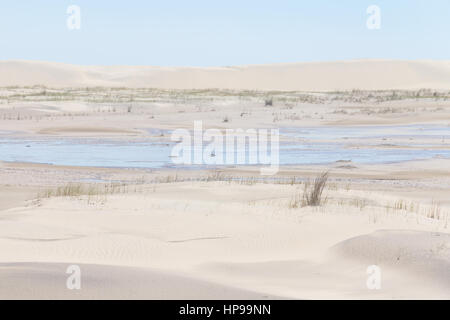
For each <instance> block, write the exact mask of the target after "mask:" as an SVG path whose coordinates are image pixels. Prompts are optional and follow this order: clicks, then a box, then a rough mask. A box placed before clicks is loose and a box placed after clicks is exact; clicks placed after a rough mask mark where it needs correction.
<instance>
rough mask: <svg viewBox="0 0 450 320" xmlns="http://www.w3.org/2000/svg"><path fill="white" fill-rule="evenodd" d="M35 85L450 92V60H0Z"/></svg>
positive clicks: (4, 73) (4, 78)
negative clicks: (158, 63)
mask: <svg viewBox="0 0 450 320" xmlns="http://www.w3.org/2000/svg"><path fill="white" fill-rule="evenodd" d="M33 85H45V86H49V87H90V86H104V87H146V88H161V89H208V88H217V89H235V90H279V91H337V90H352V89H362V90H384V89H405V90H415V89H421V88H430V89H437V90H447V89H450V61H394V60H352V61H338V62H315V63H290V64H273V65H251V66H236V67H207V68H201V67H151V66H77V65H69V64H62V63H52V62H38V61H1V62H0V86H2V87H5V86H33Z"/></svg>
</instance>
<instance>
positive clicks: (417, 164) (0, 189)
mask: <svg viewBox="0 0 450 320" xmlns="http://www.w3.org/2000/svg"><path fill="white" fill-rule="evenodd" d="M379 63H381V64H386V63H388V64H392V65H389V67H390V68H387V69H389V70H391V71H392V70H398V72H396V73H394V76H391V75H390V76H389V79H388V80H389V81H386V82H385V81H384V79H385V78H383V77H381V75H380V77H381V78H376V77H375V78H373V77H367V76H366V72H367V71H370V70H375V69H380V68H379V67H380V66H379V65H377V64H379ZM349 64H350V65H351V66H348V65H346V64H344V63H329V64H317V65H316V64H304V65H303V64H299V65H294V66H293V65H283V66H278V67H277V68H276V69H277V71H276V72H284V71H285V70H282V69H283V68H286V70H288V71H289V70H290V71H289V72H291V71H292V72H293V74H297V71H298V70H300V69H302V68H306V69H308V70H310V72H311V73H306V75H308V77H309V76H310V75H311V74H315V72H318V73H317V74H321V73H320V72H323V74H329V75H330V76H329V77H328V78H327V79H330V82H326V81H322V80H320V77H318V78H314V77H313V78H312V79H311V81H308V82H306V80H305V81H303V82H302V81H300V80H301V79H300V80H299V81H293V80H292V79H294V78H290V75H289V73H287V74H286V77H284V76H283V77H282V79H286V82H285V83H280V84H279V85H280V87H278V86H276V84H274V83H271V82H265V81H269V80H260V82H258V81H256V80H255V78H254V77H256V78H261V79H271V80H270V81H272V80H273V79H274V77H275V73H274V74H273V77H271V76H268V74H267V73H266V72H268V71H267V70H273V68H275V67H272V66H270V67H263V66H261V67H248V70H247V69H246V68H244V69H245V71H242V70H241V69H239V68H223V69H217V70H216V71H214V72H213V71H211V69H208V70H192V69H183V70H181V71H180V70H176V71H174V70H170V69H164V76H162V75H161V74H160V73H158V72H159V71H158V72H156V71H155V70H156V69H155V68H148V69H146V68H143V69H141V68H138V67H136V68H134V67H130V68H126V70H125V69H123V68H119V67H117V68H100V67H89V68H81V67H73V66H64V65H62V66H61V65H58V64H46V63H34V62H32V63H31V62H14V63H12V62H3V63H0V70H1V72H0V74H1V79H0V85H5V86H6V85H8V86H11V85H35V84H40V85H41V86H36V87H7V88H6V87H5V88H1V89H0V91H1V93H0V138H1V139H16V140H15V141H21V140H25V141H28V140H29V139H37V140H39V141H55V139H56V141H58V140H59V139H60V140H61V141H62V140H63V139H74V138H76V139H108V141H114V142H116V143H119V142H120V143H133V142H137V141H147V140H150V141H158V142H167V141H168V140H169V137H168V134H167V131H166V130H172V129H175V128H192V123H193V121H194V120H203V124H204V127H205V128H220V129H227V128H289V127H306V126H311V127H314V128H328V127H329V126H335V127H347V126H355V125H356V126H361V125H364V126H375V125H388V124H389V125H392V127H389V129H386V130H388V131H389V133H388V132H383V135H384V134H385V135H386V136H383V135H380V136H378V135H375V136H373V137H370V138H367V139H361V138H358V137H356V138H351V137H350V138H348V137H346V138H345V139H340V138H339V139H338V138H335V137H332V136H331V137H330V136H327V137H325V138H323V140H321V142H327V143H342V140H345V141H348V146H347V147H348V148H353V149H355V150H360V149H365V150H366V149H367V150H373V149H384V150H399V149H401V150H413V151H414V152H420V151H421V150H423V149H433V148H437V149H439V150H448V149H449V143H448V139H447V138H446V137H444V136H443V137H440V136H439V137H437V138H436V137H434V138H430V137H427V136H424V135H420V134H414V135H413V136H407V137H404V136H402V135H400V134H399V133H400V132H401V131H400V129H399V128H401V127H402V126H407V125H420V126H425V125H437V126H439V127H440V128H443V131H439V132H444V135H445V134H447V135H448V128H449V125H450V92H448V89H447V90H443V88H449V84H450V77H449V74H450V73H449V71H448V63H446V62H417V63H416V62H402V63H394V62H361V61H359V62H358V61H357V62H349ZM362 64H363V65H364V67H363V66H362ZM352 66H353V67H355V69H354V70H356V71H354V73H352V70H353V69H352V68H353V67H352ZM365 66H367V68H366V67H365ZM397 68H398V69H397ZM27 69H29V70H28V71H27ZM124 70H125V71H124ZM130 70H131V71H130ZM158 70H159V69H158ZM161 70H162V69H161ZM161 70H160V71H161ZM230 70H233V72H242V73H243V76H242V78H240V79H242V82H240V83H235V82H234V81H232V80H230V79H234V78H227V77H226V76H224V75H223V73H226V72H231V71H230ZM296 70H297V71H296ZM302 70H303V69H302ZM317 70H319V71H320V70H321V71H320V72H319V71H317ZM333 70H335V72H336V73H335V75H336V77H335V76H333V73H332V72H331V71H333ZM341 70H348V71H349V73H348V74H349V78H348V79H343V78H340V81H339V82H337V80H336V79H338V78H339V77H337V75H342V72H341ZM408 70H409V71H410V73H408V72H407V71H408ZM122 71H123V72H122ZM138 71H139V72H140V74H141V75H142V77H138V76H137V72H138ZM188 71H189V72H188ZM194 71H195V72H194ZM21 72H23V73H22V74H21ZM130 72H131V73H130ZM161 72H162V71H161ZM171 72H173V78H172V76H171V75H170V74H171ZM191 72H194V73H195V74H198V78H195V79H198V82H194V84H195V85H194V86H195V87H202V88H203V87H204V86H205V82H203V81H208V83H210V84H211V86H213V87H227V88H231V89H233V88H237V87H239V89H246V88H247V89H250V87H249V84H251V83H253V80H255V82H254V83H255V84H254V85H255V88H256V89H260V90H262V89H266V88H267V87H268V86H270V88H271V89H279V90H294V89H296V90H300V89H302V90H312V89H311V87H310V86H316V87H314V90H315V91H324V90H325V91H326V90H331V89H330V88H331V87H333V88H332V89H333V90H334V89H336V88H334V86H335V85H336V83H338V84H339V88H340V89H353V88H355V86H357V84H358V81H359V83H360V84H361V86H362V88H361V89H374V88H375V89H376V88H384V87H385V86H388V87H389V88H390V89H393V88H395V89H396V90H395V91H392V90H390V91H368V90H354V91H346V92H328V93H325V92H322V93H317V92H315V93H308V92H284V91H271V92H267V91H252V92H249V91H241V90H181V91H180V90H162V89H142V88H141V89H136V88H135V89H133V88H92V87H90V88H86V86H94V85H107V86H116V85H117V86H119V85H125V84H127V86H129V87H139V86H144V85H143V84H144V83H145V84H146V85H145V86H146V87H148V86H157V87H158V86H159V87H163V88H164V87H169V86H171V88H186V83H187V82H185V80H183V77H182V76H180V74H184V73H185V74H186V79H191V76H192V74H191ZM215 72H217V73H215ZM259 72H262V75H263V76H260V75H261V74H259ZM274 72H275V71H274ZM286 72H287V71H286ZM330 72H331V73H330ZM210 73H214V75H211V74H210ZM43 74H45V75H47V76H48V77H47V78H46V77H44V76H43ZM249 74H250V75H251V76H250V75H249ZM271 74H272V73H269V75H271ZM276 74H278V73H276ZM5 75H6V76H5ZM25 75H27V76H26V77H25ZM247 75H249V76H248V78H247ZM355 75H358V77H359V78H358V77H356V76H355ZM209 76H211V78H209ZM303 76H304V75H302V77H303ZM353 76H355V78H352V77H353ZM308 77H306V78H308ZM205 79H206V80H205ZM276 79H278V80H279V79H280V76H276ZM295 79H297V78H295ZM368 79H370V81H373V82H370V83H369V82H364V81H369V80H368ZM319 80H320V83H319ZM347 80H348V81H347ZM381 80H383V81H381ZM133 81H135V82H133ZM176 81H179V82H176ZM283 81H284V80H283ZM44 84H45V85H47V86H50V85H51V86H54V87H43V86H42V85H44ZM81 84H83V88H81V87H79V86H80V85H81ZM227 84H233V85H232V86H231V87H229V86H228V85H227ZM291 84H292V85H293V87H290V85H291ZM294 84H295V85H294ZM65 86H74V87H73V88H62V87H65ZM297 86H298V87H297ZM75 87H78V88H75ZM422 87H430V88H432V89H422V90H415V91H411V90H397V89H400V88H403V89H405V88H406V89H416V88H422ZM255 88H252V89H255ZM267 99H271V100H273V105H272V106H268V105H266V103H265V101H266V100H267ZM361 128H363V127H361ZM148 129H158V130H159V131H154V130H148ZM445 132H447V133H445ZM3 141H5V140H0V142H1V143H3ZM89 141H91V140H89ZM92 141H99V140H92ZM292 141H294V142H296V143H299V144H302V143H310V142H311V141H313V140H311V139H309V138H308V137H301V138H299V139H297V140H295V139H293V140H292ZM93 143H95V142H93ZM424 145H426V146H428V147H424ZM430 145H431V146H430ZM0 147H1V146H0ZM2 150H3V149H2ZM0 156H5V155H3V154H2V155H0ZM93 156H101V155H97V154H94V155H93ZM0 159H4V158H1V157H0ZM342 160H345V159H342ZM324 170H330V180H329V182H328V184H327V186H326V188H325V191H324V198H326V201H324V202H323V203H322V205H321V206H317V207H312V206H303V205H302V201H301V199H302V195H303V191H304V183H305V181H306V180H307V179H311V178H313V177H315V176H316V175H317V174H318V173H320V172H323V171H324ZM258 173H259V172H258V168H252V167H239V166H236V167H230V168H219V169H214V170H209V169H208V168H202V169H201V170H182V169H178V170H176V169H138V168H134V169H131V168H128V169H123V168H122V169H121V168H94V167H79V166H64V165H49V164H33V163H20V162H5V161H3V162H1V161H0V279H1V281H0V299H17V298H25V299H32V298H38V299H66V298H68V299H81V298H93V299H116V298H119V299H120V298H123V299H129V298H137V299H170V298H172V299H220V298H222V299H272V298H273V299H276V298H294V299H317V298H324V299H334V298H342V299H408V298H412V299H416V298H425V299H431V298H437V299H449V298H450V234H449V230H450V229H449V228H450V226H449V219H450V191H449V190H450V159H446V158H444V157H434V158H432V159H428V160H415V161H406V162H396V163H383V164H360V163H356V162H348V161H339V162H333V163H331V164H327V165H291V166H284V167H282V168H281V169H280V172H279V173H278V174H277V175H276V176H275V177H271V179H269V178H267V179H261V176H260V175H259V174H258ZM73 264H76V265H79V266H80V268H81V272H82V288H81V290H68V289H67V288H66V279H67V277H68V275H67V274H66V268H67V267H68V266H69V265H73ZM370 265H377V266H379V267H380V268H381V289H380V290H370V289H368V287H367V285H366V282H367V280H368V278H369V275H368V274H367V272H366V271H367V268H368V266H370Z"/></svg>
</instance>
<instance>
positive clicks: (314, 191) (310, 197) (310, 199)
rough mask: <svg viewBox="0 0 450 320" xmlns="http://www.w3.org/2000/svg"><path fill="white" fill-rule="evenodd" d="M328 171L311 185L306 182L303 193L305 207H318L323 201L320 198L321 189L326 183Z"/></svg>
mask: <svg viewBox="0 0 450 320" xmlns="http://www.w3.org/2000/svg"><path fill="white" fill-rule="evenodd" d="M328 177H329V173H328V171H325V172H322V173H321V174H320V175H319V176H317V177H316V178H315V179H314V181H313V183H312V184H311V183H309V182H307V183H306V184H305V190H304V192H303V202H304V205H305V206H320V205H321V204H322V202H323V201H324V200H323V198H322V193H323V189H324V188H325V186H326V184H327V181H328Z"/></svg>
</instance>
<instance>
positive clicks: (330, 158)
mask: <svg viewBox="0 0 450 320" xmlns="http://www.w3.org/2000/svg"><path fill="white" fill-rule="evenodd" d="M280 134H281V135H282V136H285V137H290V138H300V139H301V140H302V141H295V142H292V141H291V142H282V143H281V144H280V165H300V164H327V163H333V162H336V161H339V160H351V161H352V162H353V163H356V164H357V163H361V164H372V163H389V162H403V161H409V160H419V159H431V158H433V157H444V158H450V149H449V148H440V147H439V146H441V147H442V145H443V144H442V141H443V140H448V141H450V127H448V126H430V125H425V126H419V125H414V126H400V127H398V126H396V127H389V126H370V127H369V126H367V127H361V126H358V127H320V128H318V127H315V128H284V129H281V130H280ZM392 137H408V138H414V139H416V138H421V139H422V138H425V139H427V141H429V142H430V144H427V145H422V146H421V147H420V148H417V145H415V146H416V149H409V148H372V147H370V146H366V147H359V148H349V147H348V144H347V141H346V140H345V139H346V138H351V139H361V140H364V139H368V140H370V139H374V138H392ZM327 140H333V142H328V141H327ZM324 141H325V142H324ZM433 141H435V142H439V143H440V144H435V145H434V144H432V142H433ZM372 142H373V140H372ZM370 144H373V143H369V144H368V145H370ZM174 146H175V143H174V142H161V141H155V140H154V139H153V140H151V139H149V140H148V141H132V142H118V141H113V140H107V139H93V138H61V137H58V138H56V137H55V138H45V139H19V138H11V137H10V135H9V134H0V160H3V161H10V162H32V163H47V164H54V165H68V166H92V167H119V168H170V167H183V168H191V167H192V168H199V167H200V168H205V167H207V166H206V165H202V166H198V165H197V166H190V165H176V164H174V163H173V158H171V157H170V154H171V151H172V148H173V147H174Z"/></svg>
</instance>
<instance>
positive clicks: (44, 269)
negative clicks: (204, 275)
mask: <svg viewBox="0 0 450 320" xmlns="http://www.w3.org/2000/svg"><path fill="white" fill-rule="evenodd" d="M77 265H78V266H79V267H80V269H81V270H82V271H81V272H82V273H81V279H82V280H81V288H80V290H69V289H67V286H66V281H67V277H69V274H67V273H66V270H67V267H68V265H67V264H61V263H7V264H4V263H2V264H0V277H1V279H2V281H1V282H0V299H1V300H5V299H8V300H11V299H33V300H34V299H38V300H46V299H52V300H53V299H158V300H161V299H175V300H179V299H183V300H185V299H187V300H190V299H202V300H208V299H212V298H215V299H238V300H240V299H245V300H248V299H258V300H261V299H276V297H274V296H271V295H266V294H259V293H254V292H250V291H246V290H240V289H233V288H228V287H226V286H221V285H217V284H213V283H209V282H206V281H201V280H196V279H190V278H188V277H184V276H179V275H173V274H170V273H165V272H161V271H157V270H156V271H155V270H151V269H150V270H149V269H142V268H133V267H120V266H119V267H118V266H107V265H94V264H77Z"/></svg>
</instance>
